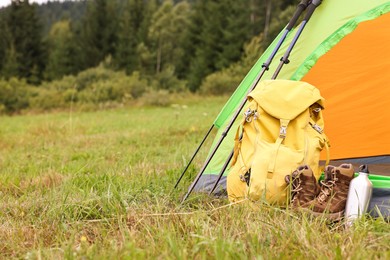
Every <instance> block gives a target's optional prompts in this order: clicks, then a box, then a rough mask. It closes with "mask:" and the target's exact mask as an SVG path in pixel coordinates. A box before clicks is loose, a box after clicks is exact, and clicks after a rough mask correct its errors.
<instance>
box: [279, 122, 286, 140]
mask: <svg viewBox="0 0 390 260" xmlns="http://www.w3.org/2000/svg"><path fill="white" fill-rule="evenodd" d="M286 135H287V126H284V125H282V126H280V130H279V137H280V138H283V139H284V138H286Z"/></svg>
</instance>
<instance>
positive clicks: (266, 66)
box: [182, 0, 310, 203]
mask: <svg viewBox="0 0 390 260" xmlns="http://www.w3.org/2000/svg"><path fill="white" fill-rule="evenodd" d="M309 2H310V0H302V1H301V2H300V3H299V4H298V6H297V9H296V11H295V13H294V15H293V17H292V18H291V20H290V22H289V23H288V25H287V27H286V29H285V30H284V32H283V35H282V37H281V38H280V39H279V41H278V43H277V45H276V46H275V48H274V50H273V51H272V53H271V54H270V56H269V58H268V59H267V61H266V62H264V64H263V65H262V70H261V71H260V73H259V74H258V75H257V76H256V78H255V80H254V82H253V83H252V85H251V87H250V89H249V90H248V92H247V94H249V93H250V92H252V91H253V90H254V89H255V88H256V85H257V83H258V82H259V81H260V79H261V78H262V77H263V75H264V73H265V72H266V71H267V70H269V65H270V64H271V62H272V60H273V58H274V57H275V55H276V53H277V51H278V50H279V49H280V47H281V46H282V44H283V42H284V40H285V39H286V37H287V34H288V33H289V32H290V31H291V29H292V28H293V27H294V25H295V23H296V22H297V20H298V18H299V17H300V15H301V14H302V12H303V11H304V10H305V9H306V8H307V7H308V5H309ZM245 103H246V99H245V98H244V100H243V101H242V102H241V103H240V106H239V107H238V109H237V111H236V112H235V114H234V115H233V117H232V119H231V120H230V122H229V124H228V125H227V127H226V129H225V131H224V132H223V133H222V135H221V137H220V139H219V140H218V143H217V144H216V146H215V147H214V149H213V150H212V152H211V154H210V155H209V157H208V158H207V160H206V162H205V163H204V165H203V167H202V169H201V170H200V171H199V173H198V175H197V176H196V178H195V180H194V181H193V182H192V184H191V186H190V187H189V189H188V191H187V193H186V194H185V195H184V197H183V200H182V203H183V202H184V201H185V200H186V199H187V198H188V196H189V195H190V194H191V192H192V191H193V190H194V188H195V186H196V184H197V183H198V181H199V179H200V177H202V175H203V173H204V171H205V170H206V168H207V166H208V165H209V163H210V161H211V159H212V158H213V157H214V155H215V153H216V152H217V150H218V148H219V146H220V145H221V144H222V141H223V140H224V139H225V137H226V135H227V133H228V132H229V131H230V129H231V127H232V126H233V123H234V121H236V119H237V117H238V115H239V114H240V113H241V110H242V109H243V107H244V106H245Z"/></svg>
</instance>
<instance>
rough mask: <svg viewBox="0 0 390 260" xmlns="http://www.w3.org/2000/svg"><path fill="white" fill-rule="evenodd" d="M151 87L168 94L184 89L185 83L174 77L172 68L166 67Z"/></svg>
mask: <svg viewBox="0 0 390 260" xmlns="http://www.w3.org/2000/svg"><path fill="white" fill-rule="evenodd" d="M152 85H153V87H154V88H155V89H164V90H168V91H169V92H179V91H184V89H185V81H183V80H180V79H178V78H177V77H176V75H175V70H174V68H173V67H172V66H168V67H166V68H165V69H164V70H163V71H161V72H160V73H158V74H157V75H156V77H155V79H154V81H153V84H152Z"/></svg>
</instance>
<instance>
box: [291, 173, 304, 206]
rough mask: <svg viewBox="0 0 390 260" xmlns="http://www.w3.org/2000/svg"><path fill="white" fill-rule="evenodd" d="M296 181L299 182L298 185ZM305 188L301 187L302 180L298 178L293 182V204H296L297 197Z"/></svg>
mask: <svg viewBox="0 0 390 260" xmlns="http://www.w3.org/2000/svg"><path fill="white" fill-rule="evenodd" d="M295 181H297V183H295ZM302 189H303V188H302V187H301V179H299V178H296V179H295V180H294V181H293V182H292V190H291V194H292V196H291V197H292V199H291V203H294V201H295V200H296V199H297V197H298V196H297V195H298V193H299V192H300V191H301V190H302Z"/></svg>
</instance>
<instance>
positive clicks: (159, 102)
mask: <svg viewBox="0 0 390 260" xmlns="http://www.w3.org/2000/svg"><path fill="white" fill-rule="evenodd" d="M171 103H172V99H171V95H170V94H169V92H168V91H167V90H163V89H160V90H152V89H150V90H148V91H146V92H145V93H144V95H143V96H142V98H141V104H142V105H149V106H159V107H166V106H169V105H170V104H171Z"/></svg>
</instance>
